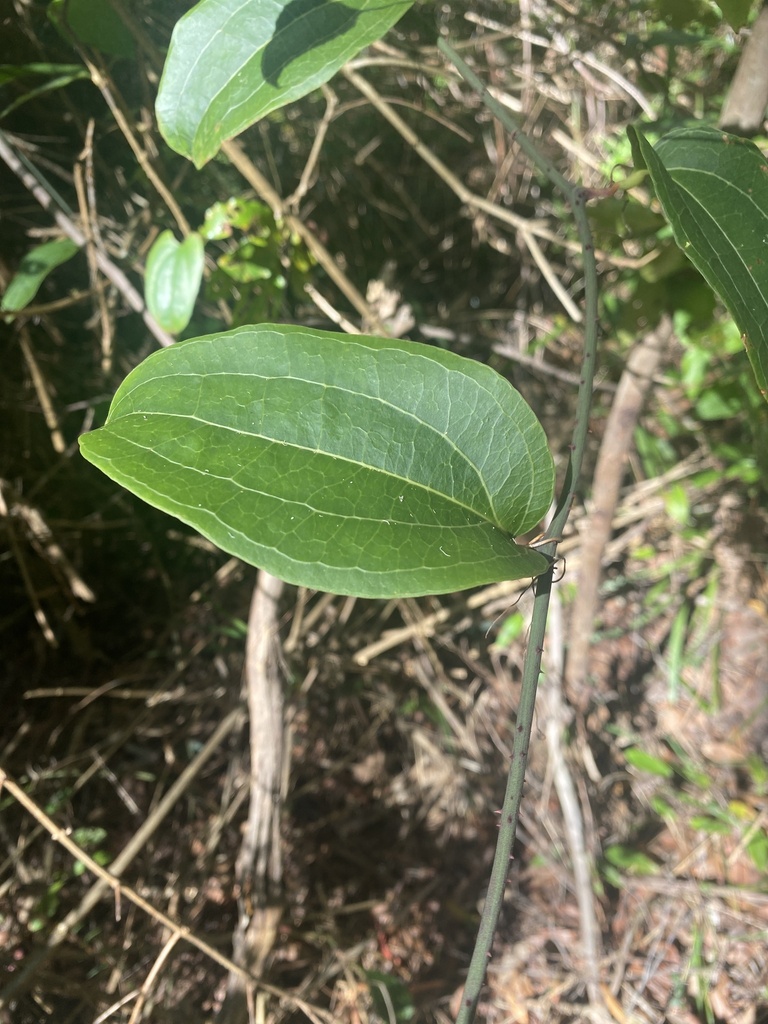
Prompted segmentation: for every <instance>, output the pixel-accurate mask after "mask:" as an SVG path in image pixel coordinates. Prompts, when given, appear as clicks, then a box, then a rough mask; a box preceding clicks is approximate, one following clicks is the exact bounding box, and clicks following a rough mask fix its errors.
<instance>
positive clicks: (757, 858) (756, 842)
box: [747, 829, 768, 871]
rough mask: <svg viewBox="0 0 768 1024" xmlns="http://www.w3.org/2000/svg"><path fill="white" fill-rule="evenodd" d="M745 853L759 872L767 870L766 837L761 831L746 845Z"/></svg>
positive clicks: (767, 852)
mask: <svg viewBox="0 0 768 1024" xmlns="http://www.w3.org/2000/svg"><path fill="white" fill-rule="evenodd" d="M747 852H748V853H749V856H750V857H751V858H752V863H753V864H754V865H755V867H756V868H757V869H758V870H759V871H766V870H768V835H766V834H765V832H764V831H763V830H762V829H760V830H759V831H758V832H757V833H756V834H755V835H754V836H752V838H751V839H750V840H749V842H748V843H747Z"/></svg>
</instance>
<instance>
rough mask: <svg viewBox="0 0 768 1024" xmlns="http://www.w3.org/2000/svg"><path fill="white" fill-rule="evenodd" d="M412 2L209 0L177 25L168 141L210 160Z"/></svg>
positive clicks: (166, 106)
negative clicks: (246, 129) (222, 147)
mask: <svg viewBox="0 0 768 1024" xmlns="http://www.w3.org/2000/svg"><path fill="white" fill-rule="evenodd" d="M412 2H413V0H345V2H343V3H342V2H341V0H269V2H267V0H250V2H249V3H243V0H201V2H200V3H198V4H197V5H196V6H195V7H193V8H192V10H191V11H188V12H187V14H185V15H184V17H183V18H181V19H180V21H179V22H178V23H177V25H176V28H175V29H174V32H173V37H172V39H171V45H170V49H169V50H168V58H167V60H166V63H165V68H164V70H163V77H162V80H161V82H160V90H159V92H158V96H157V105H156V109H157V122H158V125H159V126H160V131H161V132H162V134H163V137H164V138H165V140H166V142H167V143H168V145H169V146H170V147H171V148H172V149H175V150H176V151H177V152H178V153H181V154H182V155H183V156H186V157H188V158H189V159H190V160H192V161H193V162H194V164H195V166H197V167H202V166H203V164H205V163H206V162H207V161H208V160H210V159H211V157H212V156H214V155H215V154H216V153H217V152H218V150H219V147H220V146H221V143H222V142H223V141H225V140H226V139H231V138H233V136H235V135H238V134H239V133H240V132H241V131H243V130H244V129H245V128H247V127H248V126H249V125H251V124H253V123H254V122H255V121H258V120H259V119H260V118H262V117H264V116H265V115H266V114H268V113H269V112H270V111H272V110H276V109H277V108H278V107H282V106H285V105H286V104H287V103H291V102H293V101H294V100H297V99H300V98H301V97H302V96H306V95H307V93H310V92H312V90H313V89H316V88H318V87H319V86H320V85H322V84H323V83H324V82H327V81H328V80H329V79H330V78H331V77H332V76H333V75H334V74H335V73H336V72H337V71H338V69H339V68H340V67H341V66H342V64H344V63H345V62H346V61H348V60H349V59H350V58H351V57H353V56H354V55H355V54H356V53H358V51H360V50H362V49H363V47H365V46H368V44H369V43H372V42H374V41H375V40H377V39H378V38H380V36H382V35H383V34H384V33H385V32H386V31H387V29H389V28H391V26H392V25H394V23H395V22H396V21H397V20H398V19H399V18H400V17H401V16H402V15H403V14H404V13H405V11H407V9H408V8H409V7H410V6H411V3H412Z"/></svg>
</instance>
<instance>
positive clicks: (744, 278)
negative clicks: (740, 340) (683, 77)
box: [630, 127, 768, 399]
mask: <svg viewBox="0 0 768 1024" xmlns="http://www.w3.org/2000/svg"><path fill="white" fill-rule="evenodd" d="M630 136H631V139H632V143H633V151H634V154H635V159H636V162H642V163H644V164H645V166H647V168H648V170H649V171H650V174H651V179H652V181H653V185H654V188H655V190H656V194H657V196H658V197H659V201H660V203H661V205H662V208H663V210H664V214H665V216H666V217H667V220H668V221H669V223H670V224H671V226H672V230H673V232H674V236H675V240H676V242H677V244H678V245H679V246H680V247H681V248H682V249H683V251H684V252H685V254H686V256H688V258H689V259H690V261H691V262H692V263H693V264H694V266H695V267H696V268H697V269H698V270H699V271H700V272H701V274H702V275H703V276H704V277H705V278H706V280H707V282H708V283H709V285H710V286H711V287H712V288H713V289H714V290H715V291H716V292H717V293H718V294H719V295H720V297H721V298H722V300H723V302H724V303H725V305H726V306H727V307H728V309H729V311H730V313H731V315H732V316H733V319H734V320H735V321H736V323H737V325H738V327H739V330H740V331H741V333H742V335H743V336H744V343H745V345H746V348H747V352H748V354H749V359H750V362H751V364H752V369H753V372H754V374H755V378H756V379H757V384H758V387H759V388H760V391H761V392H762V394H763V396H764V397H765V398H766V399H768V161H767V160H766V158H765V156H764V155H763V154H762V153H761V152H760V150H759V149H758V148H757V146H755V145H754V143H752V142H749V141H748V140H746V139H740V138H737V137H736V136H735V135H727V134H726V133H725V132H722V131H718V130H716V129H714V128H707V127H696V128H682V129H679V130H677V131H674V132H670V133H669V134H668V135H665V136H664V138H662V139H661V140H660V141H659V142H658V143H657V144H656V146H655V147H654V146H651V144H650V143H649V142H648V141H647V140H646V139H645V138H644V137H643V135H642V134H641V133H640V132H639V131H637V130H635V129H632V128H630Z"/></svg>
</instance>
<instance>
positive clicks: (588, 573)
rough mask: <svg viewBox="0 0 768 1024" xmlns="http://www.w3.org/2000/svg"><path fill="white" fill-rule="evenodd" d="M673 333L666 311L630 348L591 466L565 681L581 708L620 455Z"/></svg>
mask: <svg viewBox="0 0 768 1024" xmlns="http://www.w3.org/2000/svg"><path fill="white" fill-rule="evenodd" d="M671 338H672V323H671V321H670V319H669V317H667V316H665V317H663V318H662V320H661V322H660V323H659V325H658V327H657V328H656V330H655V331H652V332H650V333H649V334H646V335H645V336H644V337H642V338H641V339H640V341H639V342H638V343H637V345H636V346H635V348H634V349H633V350H632V352H631V353H630V356H629V359H628V360H627V365H626V367H625V369H624V372H623V373H622V375H621V380H620V381H619V386H618V388H617V390H616V395H615V397H614V400H613V404H612V406H611V411H610V414H609V416H608V420H607V422H606V425H605V434H604V437H603V442H602V444H601V446H600V454H599V456H598V460H597V466H596V468H595V475H594V480H593V485H592V502H591V511H590V513H589V516H588V517H587V520H586V522H585V523H584V525H583V529H582V533H583V536H582V543H581V566H580V570H579V599H578V601H576V602H575V603H574V608H573V616H572V619H571V625H570V639H569V644H568V659H567V662H566V671H565V681H566V686H567V688H568V695H569V699H570V700H571V701H572V703H574V704H576V705H577V706H578V707H580V708H581V709H582V710H583V709H584V708H585V707H586V704H587V703H588V701H589V690H588V688H587V674H588V669H589V649H590V644H591V639H592V631H593V629H594V620H595V615H596V614H597V607H598V589H599V586H600V576H601V572H600V566H601V563H602V559H603V553H604V551H605V547H606V544H607V543H608V539H609V538H610V535H611V528H612V526H611V524H612V522H613V518H614V515H615V512H616V506H617V504H618V500H619V492H620V490H621V482H622V479H623V477H624V471H625V459H626V456H627V453H628V451H629V448H630V445H631V443H632V435H633V433H634V430H635V426H636V425H637V420H638V417H639V416H640V411H641V409H642V407H643V402H644V400H645V396H646V393H647V391H648V389H649V387H650V385H651V381H652V379H653V375H654V373H655V372H656V368H657V366H658V365H659V361H660V359H661V358H662V355H663V353H664V352H665V350H666V348H667V346H668V344H669V342H670V340H671Z"/></svg>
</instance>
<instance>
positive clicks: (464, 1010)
mask: <svg viewBox="0 0 768 1024" xmlns="http://www.w3.org/2000/svg"><path fill="white" fill-rule="evenodd" d="M438 48H439V49H440V51H441V52H442V53H443V54H444V56H445V57H446V58H447V59H448V60H449V61H450V62H451V63H452V64H453V66H454V67H455V68H456V70H457V71H458V72H459V74H460V75H461V76H462V78H464V80H465V81H466V82H467V83H468V84H469V85H470V86H471V87H472V88H473V89H474V90H475V91H476V92H477V93H478V94H479V96H480V97H481V99H482V101H483V103H484V104H485V106H486V107H487V108H488V109H489V110H490V112H491V113H492V114H493V116H494V117H495V118H497V120H498V121H499V122H500V123H501V124H502V125H503V126H504V128H506V130H507V131H508V132H509V133H510V135H511V136H512V138H513V139H514V141H515V142H516V143H517V145H518V146H519V147H520V148H521V149H522V151H523V152H524V153H525V154H526V156H527V157H528V158H529V159H530V160H531V162H532V163H533V164H534V165H535V166H536V168H537V169H538V170H539V171H541V172H542V174H544V175H546V177H547V178H549V180H550V181H551V182H552V183H553V185H555V187H556V188H557V189H558V190H559V191H560V192H561V193H562V195H563V197H564V198H565V200H566V202H567V203H568V205H569V206H570V208H571V212H572V213H573V218H574V221H575V223H576V229H577V231H578V236H579V241H580V243H581V252H582V267H583V273H584V338H583V353H582V368H581V379H580V383H579V396H578V402H577V408H576V422H575V424H574V430H573V441H572V443H571V450H570V455H569V459H568V466H567V469H566V473H565V479H564V482H563V487H562V491H561V493H560V496H559V500H558V504H557V508H556V509H555V514H554V517H553V519H552V522H551V524H550V527H549V536H550V537H551V538H552V540H551V541H550V543H549V544H547V545H545V546H544V547H542V548H540V550H542V551H544V553H545V554H548V555H550V556H552V557H554V556H555V555H556V553H557V538H558V537H560V536H561V534H562V532H563V529H564V527H565V524H566V522H567V519H568V515H569V513H570V510H571V505H572V503H573V497H574V494H575V492H576V486H577V484H578V480H579V475H580V472H581V465H582V462H583V459H584V446H585V443H586V438H587V432H588V428H589V410H590V405H591V401H592V385H593V380H594V373H595V358H596V352H597V265H596V262H595V253H594V246H593V243H592V232H591V231H590V227H589V220H588V218H587V210H586V200H587V198H588V193H587V191H586V190H585V189H584V188H582V187H581V186H580V185H575V184H573V183H572V182H569V181H568V179H567V178H565V177H563V175H562V174H560V172H559V171H558V170H557V168H556V167H555V166H554V165H553V164H552V162H551V161H550V160H548V159H547V158H546V157H545V156H543V155H542V154H541V153H540V152H539V150H538V149H537V148H536V146H535V145H534V144H533V142H532V141H531V140H530V139H529V138H528V136H527V135H525V133H524V132H523V131H522V129H521V128H520V126H519V125H518V124H517V123H516V121H515V120H514V118H513V117H512V116H511V115H510V113H509V111H508V110H507V109H506V107H504V106H503V105H502V104H501V103H499V102H498V100H496V99H494V97H493V96H492V95H491V94H490V92H489V91H488V90H487V89H486V87H485V85H484V84H483V83H482V82H481V80H480V79H479V78H478V77H477V75H476V74H475V73H474V72H473V71H472V69H471V68H470V67H469V66H468V65H467V64H466V63H465V62H464V61H463V60H462V59H461V57H459V55H458V54H457V53H456V52H455V50H453V48H452V47H451V46H449V44H448V43H447V42H446V41H445V40H444V39H441V40H440V41H439V42H438ZM552 573H553V569H551V568H550V569H549V571H548V572H546V573H545V574H544V575H543V576H540V577H539V578H538V579H537V580H536V597H535V599H534V603H533V614H532V617H531V629H530V634H529V639H528V647H527V650H526V655H525V663H524V666H523V686H522V693H521V696H520V706H519V708H518V712H517V722H516V725H515V738H514V747H513V751H512V760H511V763H510V767H509V775H508V777H507V789H506V793H505V794H504V804H503V806H502V809H501V819H500V824H499V838H498V841H497V843H496V852H495V854H494V858H493V867H492V868H491V877H490V881H489V883H488V892H487V895H486V899H485V905H484V907H483V914H482V918H481V921H480V928H479V930H478V934H477V940H476V942H475V948H474V950H473V953H472V959H471V961H470V965H469V970H468V971H467V978H466V982H465V985H464V994H463V996H462V1000H461V1007H460V1009H459V1012H458V1015H457V1017H456V1024H472V1022H473V1021H474V1019H475V1013H476V1011H477V1004H478V1001H479V999H480V993H481V990H482V986H483V983H484V980H485V971H486V967H487V965H488V958H489V957H490V955H491V948H492V946H493V937H494V935H495V933H496V928H497V926H498V922H499V915H500V913H501V908H502V904H503V901H504V888H505V886H506V881H507V875H508V873H509V865H510V859H511V857H512V848H513V846H514V842H515V836H516V835H517V823H518V819H519V815H520V803H521V800H522V795H523V785H524V783H525V769H526V764H527V761H528V745H529V743H530V739H531V727H532V724H533V712H534V707H535V704H536V689H537V686H538V681H539V673H540V672H541V656H542V652H543V649H544V636H545V633H546V626H547V613H548V610H549V598H550V594H551V592H552Z"/></svg>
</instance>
